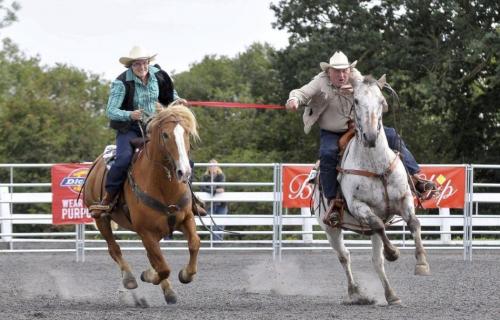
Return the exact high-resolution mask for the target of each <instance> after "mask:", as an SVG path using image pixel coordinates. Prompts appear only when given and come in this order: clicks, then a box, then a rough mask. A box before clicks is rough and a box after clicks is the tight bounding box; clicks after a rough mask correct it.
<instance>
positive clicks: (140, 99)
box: [106, 66, 179, 121]
mask: <svg viewBox="0 0 500 320" xmlns="http://www.w3.org/2000/svg"><path fill="white" fill-rule="evenodd" d="M158 71H159V69H158V68H156V67H153V66H149V73H148V82H147V84H146V85H144V84H143V83H142V81H141V79H139V78H138V77H137V76H136V75H135V74H134V72H133V71H132V69H131V68H129V69H128V70H127V74H126V81H130V80H132V79H133V80H134V83H135V94H134V110H138V109H142V110H143V112H144V116H145V119H147V118H149V117H152V116H153V115H154V114H155V113H156V102H157V101H158V95H159V93H160V90H159V88H158V80H156V77H155V76H154V74H155V73H156V72H158ZM123 99H125V85H124V84H123V82H122V81H120V80H114V81H113V82H112V83H111V89H110V92H109V99H108V106H107V107H106V116H107V117H108V118H109V119H110V120H115V121H129V120H131V118H130V114H131V113H132V112H131V111H126V110H121V109H120V107H121V106H122V103H123ZM177 99H179V95H178V94H177V91H175V89H174V100H177Z"/></svg>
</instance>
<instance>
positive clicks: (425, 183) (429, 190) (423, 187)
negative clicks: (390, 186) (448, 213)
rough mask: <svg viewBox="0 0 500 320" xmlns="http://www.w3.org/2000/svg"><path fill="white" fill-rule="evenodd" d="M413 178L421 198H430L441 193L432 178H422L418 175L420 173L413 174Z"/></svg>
mask: <svg viewBox="0 0 500 320" xmlns="http://www.w3.org/2000/svg"><path fill="white" fill-rule="evenodd" d="M411 180H412V182H413V184H414V185H415V189H416V190H417V192H418V193H419V194H418V196H419V198H420V199H422V200H429V199H430V198H432V197H434V196H436V195H437V194H438V193H439V190H438V188H437V186H436V184H435V183H434V182H432V181H431V180H426V179H422V178H420V177H419V176H418V174H414V175H412V176H411Z"/></svg>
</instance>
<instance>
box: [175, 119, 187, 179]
mask: <svg viewBox="0 0 500 320" xmlns="http://www.w3.org/2000/svg"><path fill="white" fill-rule="evenodd" d="M184 133H185V130H184V128H183V127H182V126H181V125H180V124H177V125H176V126H175V128H174V137H175V144H176V145H177V151H178V152H179V160H178V161H175V167H176V173H177V179H179V180H180V181H182V182H188V181H189V177H190V176H191V166H190V165H189V157H188V154H187V151H186V143H185V142H184Z"/></svg>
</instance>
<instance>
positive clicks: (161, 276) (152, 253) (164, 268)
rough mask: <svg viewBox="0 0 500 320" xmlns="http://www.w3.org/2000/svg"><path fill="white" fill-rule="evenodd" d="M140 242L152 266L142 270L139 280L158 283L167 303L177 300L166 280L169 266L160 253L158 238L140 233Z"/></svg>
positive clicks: (168, 274)
mask: <svg viewBox="0 0 500 320" xmlns="http://www.w3.org/2000/svg"><path fill="white" fill-rule="evenodd" d="M140 236H141V239H142V244H143V245H144V248H145V249H146V252H147V255H148V259H149V263H150V264H151V267H152V268H149V269H148V270H146V271H144V272H142V274H141V280H142V281H144V282H149V283H152V284H154V285H158V284H159V285H160V287H161V288H162V290H163V295H164V298H165V301H166V302H167V304H173V303H176V302H177V295H176V293H175V291H174V290H173V289H172V285H171V284H170V281H169V280H168V277H169V276H170V268H169V266H168V264H167V262H166V261H165V258H164V257H163V254H162V253H161V248H160V243H159V240H155V239H154V238H153V236H152V235H149V234H144V233H140Z"/></svg>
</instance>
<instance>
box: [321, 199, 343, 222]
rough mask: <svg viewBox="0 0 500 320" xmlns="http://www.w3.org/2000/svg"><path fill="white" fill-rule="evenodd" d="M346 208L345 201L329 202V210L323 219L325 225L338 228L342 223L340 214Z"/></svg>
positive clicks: (331, 200) (335, 200) (332, 200)
mask: <svg viewBox="0 0 500 320" xmlns="http://www.w3.org/2000/svg"><path fill="white" fill-rule="evenodd" d="M343 206H344V201H343V200H342V199H337V198H335V199H330V200H329V201H328V209H327V210H326V214H325V216H324V217H323V223H324V224H326V225H328V226H330V227H332V228H333V227H336V226H337V225H338V224H339V223H340V212H341V210H342V207H343Z"/></svg>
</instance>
